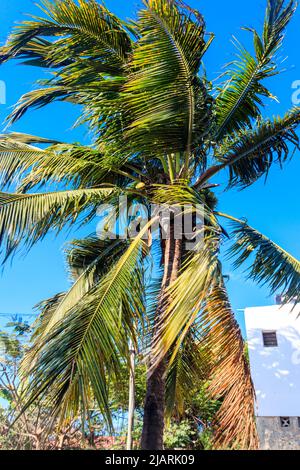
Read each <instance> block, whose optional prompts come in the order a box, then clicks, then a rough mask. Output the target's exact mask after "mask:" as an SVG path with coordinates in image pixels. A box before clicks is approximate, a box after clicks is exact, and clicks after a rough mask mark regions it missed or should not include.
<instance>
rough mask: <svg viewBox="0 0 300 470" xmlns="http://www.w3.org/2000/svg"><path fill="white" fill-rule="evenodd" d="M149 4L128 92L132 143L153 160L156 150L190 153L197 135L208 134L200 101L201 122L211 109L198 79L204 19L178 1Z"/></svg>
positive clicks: (142, 20)
mask: <svg viewBox="0 0 300 470" xmlns="http://www.w3.org/2000/svg"><path fill="white" fill-rule="evenodd" d="M144 3H145V7H146V8H145V9H143V10H141V11H140V13H139V20H138V23H137V27H138V30H139V34H140V38H139V40H138V42H137V44H136V47H135V49H134V53H133V59H132V62H131V69H132V71H133V73H132V75H131V77H130V79H129V82H128V83H127V84H126V86H125V91H126V97H125V98H126V101H127V103H128V108H129V112H130V115H131V116H132V122H131V124H130V125H129V129H128V130H127V137H128V138H130V139H131V140H132V141H133V142H134V143H135V144H136V147H137V148H138V149H139V151H140V150H144V151H145V152H146V153H148V154H149V153H151V151H154V150H155V151H156V152H167V153H173V152H175V151H187V152H188V153H190V151H191V148H192V138H193V134H194V132H195V133H196V132H198V133H200V134H201V133H203V128H204V126H205V125H206V123H205V124H204V122H203V121H202V122H201V121H200V120H196V117H195V114H196V100H197V99H198V100H199V102H200V100H201V96H202V98H203V99H202V107H203V109H201V110H200V109H199V114H201V112H202V118H203V115H204V114H205V113H206V108H207V103H206V97H205V96H203V94H204V95H205V91H204V89H203V86H202V85H201V82H200V81H199V79H198V78H197V73H198V70H199V67H200V62H201V58H202V56H203V54H204V52H205V51H206V48H207V46H208V44H206V43H205V39H204V34H205V27H204V22H203V18H202V17H201V16H200V15H199V14H196V13H195V12H191V11H190V10H187V9H186V8H185V7H184V6H182V4H181V3H180V2H177V1H175V0H174V1H173V0H168V1H162V0H149V1H145V2H144ZM196 96H197V98H196ZM199 102H198V104H199ZM199 108H200V106H199ZM198 117H199V116H198ZM167 123H168V126H167V127H166V124H167Z"/></svg>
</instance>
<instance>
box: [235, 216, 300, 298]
mask: <svg viewBox="0 0 300 470" xmlns="http://www.w3.org/2000/svg"><path fill="white" fill-rule="evenodd" d="M232 224H233V227H234V230H233V235H234V236H235V242H234V244H233V245H232V248H231V249H230V251H229V256H230V257H232V258H235V261H234V267H235V268H238V267H240V266H241V265H243V264H244V263H245V262H246V261H250V267H249V268H248V276H249V278H251V279H253V280H254V281H255V282H258V283H259V284H261V285H268V286H269V288H270V289H271V293H272V294H275V293H278V292H282V293H283V294H284V301H285V303H289V302H292V303H294V302H295V303H297V302H299V301H300V294H299V292H300V261H299V260H297V259H296V258H295V257H294V256H292V255H290V254H289V253H288V252H287V251H285V250H284V249H283V248H281V247H280V246H279V245H277V244H276V243H274V242H273V241H272V240H270V239H269V238H267V237H266V236H265V235H263V234H261V233H260V232H258V231H257V230H255V229H254V228H252V227H250V226H249V225H248V224H247V223H246V222H243V221H240V220H237V219H234V220H233V222H232Z"/></svg>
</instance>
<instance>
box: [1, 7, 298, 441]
mask: <svg viewBox="0 0 300 470" xmlns="http://www.w3.org/2000/svg"><path fill="white" fill-rule="evenodd" d="M295 8H296V4H295V2H294V1H293V0H291V1H284V0H267V9H266V14H265V20H264V24H263V29H262V32H259V31H256V30H253V29H251V30H250V33H251V34H252V36H253V48H254V49H253V51H247V50H245V49H244V48H243V47H242V46H240V45H238V48H239V55H238V58H237V59H236V60H235V61H234V62H233V63H231V64H227V65H226V66H225V73H224V74H223V75H222V77H220V79H219V81H218V83H217V86H215V87H214V85H213V83H212V82H211V81H210V80H209V79H208V77H207V76H206V75H205V71H204V67H203V61H204V59H205V53H206V51H207V50H208V48H209V47H210V46H211V44H212V39H213V36H212V35H209V34H208V33H207V31H206V25H205V21H204V18H203V17H202V15H201V14H200V13H199V12H198V11H196V10H195V9H192V8H190V7H189V6H187V5H186V4H185V3H184V2H182V1H181V0H144V1H143V5H142V7H141V9H140V10H139V12H138V16H137V19H136V20H135V21H131V22H130V23H129V22H124V21H121V20H120V19H119V18H117V17H116V16H115V15H114V14H113V13H111V12H110V11H109V10H108V9H107V8H106V7H105V6H104V4H102V3H99V2H97V1H96V0H78V1H76V0H59V1H58V0H54V1H48V0H44V1H43V2H42V8H41V9H42V16H41V17H32V18H30V19H29V20H27V21H24V22H23V23H21V24H19V25H18V26H16V28H15V29H14V30H13V31H12V33H11V35H10V36H9V38H8V40H7V42H6V44H5V45H4V46H3V47H2V48H1V51H0V61H1V62H5V61H7V60H10V59H15V58H16V59H21V60H22V61H23V63H25V64H29V65H34V66H36V67H39V68H42V69H47V71H48V72H49V77H50V78H47V79H46V80H45V79H44V80H42V81H40V82H39V83H38V85H39V86H38V87H37V88H36V89H35V90H33V91H29V92H28V93H26V94H25V95H24V96H23V97H21V99H20V100H19V102H18V103H17V105H16V107H15V108H14V110H13V112H12V113H11V115H10V117H9V118H8V120H9V122H16V121H17V120H18V119H19V118H21V117H22V116H23V115H24V113H26V112H28V111H29V110H30V109H33V108H39V107H42V106H45V105H48V104H49V103H51V102H53V101H57V100H59V101H68V102H71V103H73V104H74V105H79V106H80V107H81V108H80V109H81V110H82V113H81V118H80V123H84V124H85V125H86V126H87V127H88V130H89V131H91V135H92V142H91V145H90V146H86V147H84V146H82V145H79V144H64V143H59V142H53V141H52V140H51V139H48V138H40V137H35V136H30V135H28V134H20V133H11V134H9V133H8V134H5V135H2V136H1V138H0V172H1V176H2V185H1V189H2V191H3V192H1V193H0V241H1V248H2V251H3V255H4V258H5V259H7V258H8V257H9V256H11V255H12V254H14V253H15V252H16V250H17V249H20V248H22V247H23V248H25V250H28V249H29V248H31V247H32V246H33V244H35V243H36V242H37V241H39V240H41V239H43V238H44V237H45V236H46V235H47V233H49V231H50V230H53V229H55V230H56V231H60V230H61V229H63V228H64V227H65V226H67V225H71V226H72V227H75V226H81V225H82V224H87V223H89V222H90V221H91V220H94V218H95V216H96V213H97V206H98V205H99V204H101V203H105V204H111V205H112V206H114V207H115V208H116V217H117V221H116V222H117V223H119V225H120V224H121V220H122V214H121V213H120V209H119V200H118V198H119V196H123V197H125V196H126V197H127V198H128V201H130V202H131V203H133V204H137V203H144V204H146V206H147V207H149V206H150V205H151V204H152V203H158V204H165V205H168V206H170V205H175V206H176V207H180V208H183V207H184V206H185V205H186V204H187V203H189V204H192V205H193V209H192V215H193V220H194V221H195V220H196V219H197V217H198V216H199V213H198V210H197V205H202V206H203V207H204V223H203V227H202V228H201V229H200V232H201V234H202V235H203V237H202V242H201V244H200V245H199V246H198V247H197V248H198V249H197V250H196V251H188V250H186V249H185V248H186V244H185V241H186V240H184V241H183V242H182V243H181V246H180V254H178V259H179V258H180V259H179V261H180V263H178V265H179V264H180V268H178V272H176V273H172V274H174V276H173V275H169V279H167V280H166V276H167V277H168V266H163V263H162V262H160V260H161V258H163V259H164V257H162V254H164V253H166V251H167V248H166V246H167V245H168V243H166V241H165V240H163V239H162V237H161V239H160V240H159V247H158V248H157V246H156V245H155V243H153V241H152V240H151V237H147V234H148V233H149V230H150V228H151V226H152V225H154V224H155V223H156V222H162V220H161V219H162V218H161V217H160V216H157V217H153V218H152V219H151V220H150V221H148V223H147V224H146V225H145V226H143V227H142V229H141V230H140V232H139V233H138V234H137V235H136V236H135V237H133V239H132V240H130V242H128V243H124V242H123V241H122V240H117V241H116V240H108V241H105V242H103V240H101V241H99V240H97V239H95V237H94V236H92V237H89V238H87V239H86V240H84V241H76V242H74V244H73V246H72V247H71V251H70V253H69V255H68V263H69V270H70V273H71V275H72V280H73V284H72V286H71V288H70V290H69V291H68V292H64V293H60V294H58V295H56V296H55V297H53V298H52V299H49V300H48V301H45V302H44V303H43V304H42V305H41V306H40V310H41V315H40V318H39V320H38V323H37V325H36V329H35V333H34V338H33V342H32V345H31V349H30V351H29V352H28V353H27V354H26V358H25V360H24V361H23V365H22V370H23V375H25V376H26V377H29V380H27V382H26V388H25V389H24V390H25V392H24V393H25V394H26V398H27V400H26V403H25V404H24V406H23V407H22V411H23V413H26V410H28V409H30V407H32V406H33V404H34V403H36V402H37V401H39V400H41V401H42V402H43V404H44V405H45V404H46V407H47V409H49V410H50V411H51V416H52V418H53V419H58V420H59V421H58V422H59V424H60V425H61V426H62V425H63V424H64V423H65V422H70V421H72V420H74V419H75V418H76V417H77V416H78V414H82V415H83V416H84V417H86V416H87V415H88V414H89V412H90V410H91V409H92V408H93V409H94V408H96V409H97V411H98V412H100V413H101V415H102V416H103V418H104V419H105V422H106V425H107V426H108V427H111V426H112V410H114V406H121V407H122V408H123V407H124V405H125V400H126V393H125V392H123V390H122V391H121V393H120V396H119V397H116V390H117V385H118V384H119V383H120V384H121V383H122V382H123V381H124V378H125V381H126V379H127V377H128V374H129V367H130V366H129V360H128V358H129V348H128V345H129V344H133V345H134V347H135V348H136V350H137V351H138V354H139V355H140V356H141V359H142V360H143V361H144V362H143V363H144V364H147V366H149V367H150V371H149V370H148V372H150V373H151V371H152V372H153V370H155V368H156V366H157V364H159V363H160V361H161V360H162V359H163V360H164V361H166V366H167V377H166V405H167V409H166V411H167V416H168V417H169V418H171V417H173V419H174V417H175V419H180V418H182V419H183V418H184V419H185V421H183V424H182V423H181V425H179V426H178V427H177V428H176V432H175V434H176V436H177V437H176V439H177V441H176V439H175V440H173V442H172V445H177V444H178V445H179V442H180V439H181V440H182V439H185V437H184V435H186V434H187V433H188V427H189V426H190V425H191V424H190V423H191V422H190V421H189V420H188V422H187V421H186V419H187V418H186V417H185V413H186V410H187V409H188V407H189V406H190V402H191V399H190V398H191V391H192V390H194V389H195V387H196V389H199V388H201V384H203V382H205V383H206V382H209V384H210V386H209V393H210V394H211V396H212V398H213V399H214V400H216V401H217V403H218V406H217V407H216V408H217V409H214V416H213V417H212V416H209V418H208V417H207V422H209V423H211V424H212V429H213V443H212V446H213V447H214V448H216V447H217V448H224V447H226V448H227V447H228V448H233V449H234V448H247V449H253V448H256V447H257V433H256V428H255V420H254V390H253V385H252V382H251V377H250V371H249V367H248V363H247V358H246V357H245V350H244V344H243V340H242V337H241V333H240V330H239V327H238V325H237V323H236V321H235V319H234V314H233V312H232V309H231V306H230V301H229V299H228V296H227V292H226V287H225V286H224V283H223V272H222V265H221V261H220V249H221V247H222V246H223V245H224V244H225V243H227V244H230V246H231V247H232V248H231V251H230V253H231V256H232V258H233V262H234V263H235V264H234V266H235V267H237V266H241V265H244V264H245V265H246V266H247V267H248V272H249V274H250V276H251V277H252V279H254V280H255V281H257V282H259V283H266V284H267V285H268V286H269V287H270V289H271V291H272V292H273V291H275V290H277V289H282V290H284V291H285V292H286V293H287V295H286V297H285V299H286V301H291V300H293V299H294V298H295V296H298V295H299V294H298V291H299V289H298V286H299V282H300V264H299V261H298V260H296V259H295V258H294V257H293V256H292V255H289V254H288V253H286V251H285V250H283V249H282V248H281V247H279V246H278V245H277V244H275V243H274V242H272V241H270V240H269V239H268V238H267V237H266V236H264V235H262V234H260V233H259V232H258V231H257V230H255V229H253V228H251V227H250V226H248V224H247V223H243V222H242V221H240V220H237V219H235V218H234V217H232V216H231V215H227V214H222V213H220V212H218V211H217V205H218V199H217V195H216V193H215V190H214V188H215V185H214V184H213V183H211V179H212V178H213V177H215V178H220V174H221V172H222V175H227V176H226V177H225V179H226V182H225V189H231V188H236V187H237V188H243V189H245V188H246V187H248V186H250V185H252V184H254V183H255V182H256V181H257V180H258V179H259V178H262V177H266V176H267V175H268V174H269V173H270V170H271V168H272V167H273V166H274V164H276V163H278V164H279V165H281V166H282V167H283V166H284V164H285V162H286V161H287V160H288V158H289V157H290V156H292V155H293V150H294V149H297V148H298V147H299V138H298V135H297V133H296V131H297V128H298V126H299V123H300V112H299V108H293V109H291V110H289V111H288V112H287V113H286V114H285V115H284V116H283V117H278V116H276V117H269V118H265V117H264V116H263V107H264V105H265V104H266V103H267V102H268V100H269V99H274V96H273V94H272V93H271V91H269V89H268V88H267V87H266V81H265V80H266V79H270V78H271V77H273V76H275V75H277V74H278V73H279V72H280V61H279V51H280V49H281V46H282V44H283V39H284V35H285V30H286V27H287V25H288V23H289V22H290V20H291V19H292V17H293V13H294V11H295ZM248 32H249V28H248ZM46 38H47V39H46ZM224 170H225V172H224ZM11 186H13V187H14V188H15V193H13V194H12V193H7V192H4V191H5V189H7V188H11ZM224 219H231V220H232V221H233V222H234V229H233V230H232V231H228V232H227V231H226V229H225V228H224V227H223V226H222V224H223V220H224ZM112 224H113V221H112V220H111V218H110V217H109V216H107V218H106V219H105V226H106V227H107V230H106V232H105V233H104V235H105V234H106V235H107V232H108V231H109V230H110V229H111V228H112ZM141 225H142V224H141ZM193 229H195V230H196V227H193ZM170 238H172V237H170ZM168 241H169V242H170V240H168ZM171 241H173V240H171ZM169 245H170V243H169ZM249 255H254V259H253V256H249ZM174 260H175V257H174ZM174 260H173V261H174ZM151 261H154V262H153V263H152V265H153V266H155V265H156V266H157V265H159V264H160V268H161V271H164V273H161V274H162V275H161V276H159V279H158V282H152V283H150V286H149V284H147V282H146V279H147V277H148V278H149V277H151V274H150V276H149V275H147V276H146V275H145V273H146V272H147V270H149V271H151V268H150V267H149V266H151ZM177 261H178V260H177ZM173 264H174V263H173ZM152 272H153V271H152ZM166 281H170V282H166ZM149 291H150V293H151V295H150V297H151V301H150V302H149V296H148V293H149ZM155 311H156V314H155ZM139 373H141V377H142V376H143V372H142V371H139ZM24 386H25V385H24ZM122 389H123V387H122ZM142 389H143V385H142V384H141V390H140V391H139V393H140V392H141V391H142ZM111 393H113V396H114V404H113V403H111V401H110V396H111ZM123 393H124V395H123ZM199 400H200V398H199ZM95 402H96V404H97V405H96V407H94V403H95ZM200 402H201V400H200ZM138 403H140V398H139V397H138ZM197 406H200V403H198V405H196V404H194V405H193V406H191V410H192V409H193V407H195V410H196V412H195V413H197V415H198V416H201V412H200V410H198V408H197ZM201 406H204V405H203V404H202V405H201ZM213 408H214V406H213ZM211 411H213V410H211ZM207 413H208V415H210V411H209V410H207ZM192 414H193V413H192ZM208 415H207V416H208ZM194 416H196V415H194ZM83 421H84V422H85V419H84V420H83ZM184 423H187V424H184ZM172 426H173V428H172V429H173V430H174V429H175V428H174V426H176V425H175V422H173V423H172ZM205 436H206V437H205V439H204V441H205V442H204V444H203V445H204V446H206V447H207V446H209V434H205ZM173 437H174V436H173ZM168 439H170V436H169V437H168ZM175 441H176V442H175ZM170 445H171V444H170Z"/></svg>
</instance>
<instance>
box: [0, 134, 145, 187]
mask: <svg viewBox="0 0 300 470" xmlns="http://www.w3.org/2000/svg"><path fill="white" fill-rule="evenodd" d="M34 139H35V140H34ZM25 141H26V142H25ZM27 142H28V143H30V142H34V143H42V144H44V143H46V142H47V139H42V138H40V137H34V136H27V135H26V134H16V133H10V134H7V135H0V175H1V188H2V189H4V188H6V187H9V186H10V185H12V184H17V191H18V192H27V191H29V190H32V189H33V188H34V187H38V188H41V187H42V186H44V185H46V184H47V183H51V185H53V184H55V183H63V184H64V185H67V186H68V185H72V188H81V187H85V188H89V187H92V186H97V185H99V184H105V183H106V184H116V185H118V186H120V187H121V186H126V185H127V184H128V183H129V182H130V181H135V180H137V179H138V178H137V176H136V175H134V174H132V170H128V169H127V167H126V162H127V159H128V158H129V155H126V154H123V153H121V154H120V153H118V154H114V155H112V156H110V155H107V154H104V153H102V152H101V151H100V150H96V149H95V148H94V147H84V146H81V145H75V144H58V143H55V142H54V145H51V146H49V147H47V148H46V149H41V148H38V147H36V146H32V145H28V143H27ZM138 181H139V179H138Z"/></svg>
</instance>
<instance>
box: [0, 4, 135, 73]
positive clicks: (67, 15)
mask: <svg viewBox="0 0 300 470" xmlns="http://www.w3.org/2000/svg"><path fill="white" fill-rule="evenodd" d="M42 5H43V8H42V10H43V12H44V13H45V15H46V18H40V17H35V16H33V17H32V19H31V20H30V21H24V22H23V23H21V24H19V25H18V26H17V27H16V28H15V31H14V32H13V33H12V34H11V36H10V37H9V39H8V41H7V44H6V45H5V46H4V49H3V57H2V60H7V58H9V57H14V56H16V55H18V54H23V53H24V51H25V52H27V53H28V45H29V44H30V42H31V41H32V40H33V39H36V38H37V39H39V40H40V38H41V37H45V36H48V37H49V36H63V37H67V38H68V48H69V51H70V50H73V53H74V54H78V55H79V54H86V53H89V52H91V51H94V52H97V56H98V57H102V59H103V60H108V58H109V61H110V62H112V61H115V62H116V63H118V64H119V65H120V64H123V63H124V60H125V59H126V57H127V55H128V53H129V52H130V51H131V39H130V37H129V35H128V33H127V32H126V29H125V27H124V26H123V24H122V22H121V21H120V20H119V19H118V18H117V17H115V16H114V15H113V14H112V13H110V12H109V11H108V10H107V9H106V8H105V7H104V6H103V5H99V3H98V2H96V1H95V0H80V2H79V4H77V3H76V2H75V1H74V0H59V1H58V0H55V1H54V2H52V1H48V0H44V1H43V2H42ZM47 45H48V44H47ZM35 46H36V43H35Z"/></svg>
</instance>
